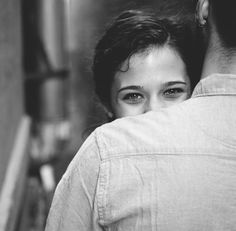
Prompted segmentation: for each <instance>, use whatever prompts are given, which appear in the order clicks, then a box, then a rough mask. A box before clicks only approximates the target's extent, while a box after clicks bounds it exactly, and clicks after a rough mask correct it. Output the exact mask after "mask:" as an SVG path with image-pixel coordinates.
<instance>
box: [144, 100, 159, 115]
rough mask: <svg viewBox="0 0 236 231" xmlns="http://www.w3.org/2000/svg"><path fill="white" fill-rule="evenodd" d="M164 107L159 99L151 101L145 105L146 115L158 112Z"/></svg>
mask: <svg viewBox="0 0 236 231" xmlns="http://www.w3.org/2000/svg"><path fill="white" fill-rule="evenodd" d="M162 107H164V105H162V103H161V102H160V101H159V100H158V99H150V100H148V101H147V102H146V104H145V109H144V113H145V112H148V111H157V110H159V109H160V108H162Z"/></svg>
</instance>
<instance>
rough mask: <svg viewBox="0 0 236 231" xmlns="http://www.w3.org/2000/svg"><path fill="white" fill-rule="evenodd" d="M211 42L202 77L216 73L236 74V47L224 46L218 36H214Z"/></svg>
mask: <svg viewBox="0 0 236 231" xmlns="http://www.w3.org/2000/svg"><path fill="white" fill-rule="evenodd" d="M209 44H211V45H209V46H208V49H207V52H206V56H205V61H204V65H203V71H202V77H201V78H202V79H203V78H205V77H207V76H209V75H211V74H215V73H220V74H233V75H236V48H235V49H227V48H225V47H223V46H222V45H221V43H220V40H219V39H218V38H217V36H212V38H211V39H210V42H209Z"/></svg>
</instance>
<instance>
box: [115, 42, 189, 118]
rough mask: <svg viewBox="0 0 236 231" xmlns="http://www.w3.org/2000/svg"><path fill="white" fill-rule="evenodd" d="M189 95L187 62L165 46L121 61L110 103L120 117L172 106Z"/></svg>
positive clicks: (116, 115) (116, 116)
mask: <svg viewBox="0 0 236 231" xmlns="http://www.w3.org/2000/svg"><path fill="white" fill-rule="evenodd" d="M127 69H128V71H126V70H127ZM189 96H190V81H189V77H188V75H187V71H186V66H185V63H184V62H183V60H182V59H181V57H180V56H179V55H178V53H177V52H176V51H175V50H174V49H173V48H170V47H168V46H165V47H163V48H150V49H148V50H147V51H144V52H142V53H137V54H134V55H133V56H131V58H130V59H129V61H128V60H126V61H125V62H124V63H123V64H122V66H121V71H118V72H117V73H116V74H115V76H114V81H113V84H112V90H111V106H112V111H113V113H114V116H115V118H120V117H125V116H134V115H139V114H142V113H145V112H148V111H156V110H158V109H160V108H163V107H169V106H171V105H173V104H177V103H180V102H182V101H184V100H186V99H188V98H189Z"/></svg>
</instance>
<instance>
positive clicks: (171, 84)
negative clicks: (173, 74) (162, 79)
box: [163, 81, 187, 87]
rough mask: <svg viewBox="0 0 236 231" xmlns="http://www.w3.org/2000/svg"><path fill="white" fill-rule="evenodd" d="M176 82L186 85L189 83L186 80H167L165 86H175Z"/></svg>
mask: <svg viewBox="0 0 236 231" xmlns="http://www.w3.org/2000/svg"><path fill="white" fill-rule="evenodd" d="M175 84H184V85H187V83H186V82H183V81H170V82H167V83H164V84H163V85H164V86H165V87H170V86H173V85H175Z"/></svg>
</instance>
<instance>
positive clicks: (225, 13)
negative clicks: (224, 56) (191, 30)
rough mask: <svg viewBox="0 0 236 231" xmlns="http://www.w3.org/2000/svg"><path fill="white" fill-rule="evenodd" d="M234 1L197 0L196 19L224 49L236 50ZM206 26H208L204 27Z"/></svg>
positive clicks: (235, 0)
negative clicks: (218, 40) (216, 36)
mask: <svg viewBox="0 0 236 231" xmlns="http://www.w3.org/2000/svg"><path fill="white" fill-rule="evenodd" d="M235 10H236V0H224V1H223V0H198V1H197V19H198V22H199V24H200V25H202V26H208V29H209V32H210V33H216V34H217V35H218V37H219V39H220V41H221V44H222V45H223V46H224V47H225V48H234V47H235V48H236V13H235ZM206 24H208V25H206Z"/></svg>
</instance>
